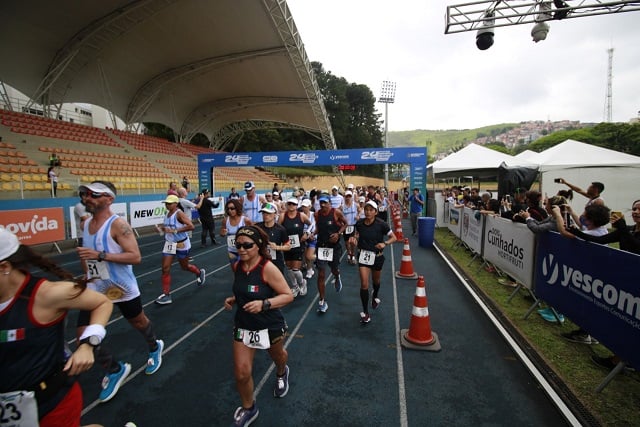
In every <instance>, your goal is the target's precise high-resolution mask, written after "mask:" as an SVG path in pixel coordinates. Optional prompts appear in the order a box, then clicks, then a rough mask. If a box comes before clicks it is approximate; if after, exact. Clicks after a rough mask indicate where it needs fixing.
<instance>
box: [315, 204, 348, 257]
mask: <svg viewBox="0 0 640 427" xmlns="http://www.w3.org/2000/svg"><path fill="white" fill-rule="evenodd" d="M316 215H317V216H316V230H317V231H318V247H320V248H330V247H333V246H336V245H339V244H340V239H338V241H337V242H336V243H330V242H329V236H331V235H332V234H334V233H337V232H338V231H339V230H340V228H341V227H342V225H340V224H338V222H337V221H336V218H335V209H334V208H331V210H330V211H329V213H328V214H327V215H324V214H323V213H322V211H318V212H316Z"/></svg>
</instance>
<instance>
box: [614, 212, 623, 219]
mask: <svg viewBox="0 0 640 427" xmlns="http://www.w3.org/2000/svg"><path fill="white" fill-rule="evenodd" d="M614 215H615V216H616V218H622V217H623V216H624V215H622V212H620V211H611V216H614Z"/></svg>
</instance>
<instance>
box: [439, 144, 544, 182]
mask: <svg viewBox="0 0 640 427" xmlns="http://www.w3.org/2000/svg"><path fill="white" fill-rule="evenodd" d="M503 162H504V163H505V164H506V165H507V166H524V167H531V168H536V167H537V165H536V164H533V163H531V162H529V161H527V160H525V159H518V158H516V157H514V156H510V155H509V154H505V153H501V152H499V151H496V150H492V149H490V148H486V147H483V146H481V145H477V144H469V145H467V146H466V147H464V148H463V149H462V150H460V151H456V152H455V153H453V154H450V155H448V156H447V157H445V158H444V159H442V160H438V161H436V162H433V163H432V164H431V165H430V166H429V168H430V172H429V173H430V174H433V175H435V177H436V178H450V177H457V176H473V177H477V178H486V177H495V176H497V175H498V167H499V166H500V165H501V164H502V163H503Z"/></svg>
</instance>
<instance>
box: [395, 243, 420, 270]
mask: <svg viewBox="0 0 640 427" xmlns="http://www.w3.org/2000/svg"><path fill="white" fill-rule="evenodd" d="M396 277H397V278H398V279H416V278H417V277H418V275H417V274H416V273H415V272H414V271H413V262H412V261H411V250H410V249H409V239H404V247H403V248H402V262H401V263H400V271H396Z"/></svg>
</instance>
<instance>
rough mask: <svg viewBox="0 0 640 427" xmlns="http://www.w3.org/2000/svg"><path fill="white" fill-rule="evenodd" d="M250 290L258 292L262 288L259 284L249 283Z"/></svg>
mask: <svg viewBox="0 0 640 427" xmlns="http://www.w3.org/2000/svg"><path fill="white" fill-rule="evenodd" d="M247 290H248V291H249V292H254V293H255V292H258V291H259V290H260V286H258V285H249V286H248V289H247Z"/></svg>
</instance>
